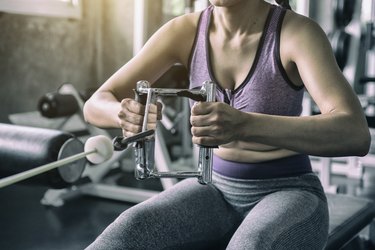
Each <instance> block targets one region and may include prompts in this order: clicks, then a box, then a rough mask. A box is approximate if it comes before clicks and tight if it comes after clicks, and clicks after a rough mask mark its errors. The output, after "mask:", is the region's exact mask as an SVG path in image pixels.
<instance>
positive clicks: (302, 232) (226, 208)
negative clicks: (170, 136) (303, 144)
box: [87, 173, 328, 250]
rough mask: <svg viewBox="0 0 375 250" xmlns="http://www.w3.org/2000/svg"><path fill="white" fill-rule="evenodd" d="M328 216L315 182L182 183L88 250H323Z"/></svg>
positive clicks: (219, 179)
mask: <svg viewBox="0 0 375 250" xmlns="http://www.w3.org/2000/svg"><path fill="white" fill-rule="evenodd" d="M327 235H328V208H327V202H326V198H325V195H324V192H323V189H322V187H321V184H320V181H319V179H318V178H317V177H316V176H315V175H314V174H306V175H302V176H298V177H288V178H277V179H265V180H241V179H233V178H228V177H224V176H221V175H218V174H215V173H214V175H213V185H207V186H203V185H200V184H198V183H197V180H196V179H186V180H183V181H181V182H179V183H178V184H176V185H175V186H173V187H172V188H170V189H168V190H166V191H163V192H162V193H160V194H159V195H157V196H155V197H152V198H151V199H149V200H147V201H145V202H142V203H140V204H137V205H135V206H133V207H131V208H129V209H128V210H126V211H125V212H123V213H122V214H121V215H120V216H119V217H118V218H117V219H116V220H115V221H114V222H113V223H112V224H111V225H109V226H108V227H107V228H106V229H105V231H104V232H103V233H102V234H101V235H100V236H99V237H98V238H97V239H96V240H95V241H94V242H93V243H92V244H91V245H90V246H89V247H88V248H87V249H90V250H92V249H103V250H104V249H137V250H138V249H176V250H180V249H233V250H241V249H254V250H259V249H262V250H267V249H272V250H277V249H288V250H292V249H298V250H299V249H304V250H307V249H323V248H324V245H325V242H326V240H327Z"/></svg>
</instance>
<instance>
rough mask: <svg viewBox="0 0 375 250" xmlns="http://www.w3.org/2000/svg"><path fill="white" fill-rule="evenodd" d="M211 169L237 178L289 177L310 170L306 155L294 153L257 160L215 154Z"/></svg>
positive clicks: (309, 171)
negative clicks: (241, 159)
mask: <svg viewBox="0 0 375 250" xmlns="http://www.w3.org/2000/svg"><path fill="white" fill-rule="evenodd" d="M213 170H214V171H215V172H217V173H219V174H221V175H224V176H228V177H233V178H239V179H269V178H279V177H290V176H298V175H302V174H306V173H311V172H312V168H311V163H310V158H309V157H308V155H304V154H296V153H294V154H290V155H286V156H284V157H279V158H275V159H272V158H271V159H270V158H268V159H267V160H264V161H257V162H243V161H233V160H228V159H225V158H224V159H223V158H222V157H221V156H220V155H218V154H215V155H214V157H213Z"/></svg>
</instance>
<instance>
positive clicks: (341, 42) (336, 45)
mask: <svg viewBox="0 0 375 250" xmlns="http://www.w3.org/2000/svg"><path fill="white" fill-rule="evenodd" d="M328 38H329V40H330V43H331V46H332V50H333V53H334V55H335V58H336V61H337V64H338V65H339V67H340V69H341V70H343V69H344V67H345V66H346V63H347V61H348V56H349V48H350V41H351V35H349V34H348V33H346V32H345V30H344V29H339V30H335V31H333V32H331V33H330V34H328Z"/></svg>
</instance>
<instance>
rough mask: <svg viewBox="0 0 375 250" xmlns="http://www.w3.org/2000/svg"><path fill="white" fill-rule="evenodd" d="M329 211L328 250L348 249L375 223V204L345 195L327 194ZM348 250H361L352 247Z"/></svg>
mask: <svg viewBox="0 0 375 250" xmlns="http://www.w3.org/2000/svg"><path fill="white" fill-rule="evenodd" d="M327 200H328V209H329V217H330V218H329V229H328V232H329V235H328V241H327V245H326V247H325V249H326V250H336V249H346V248H344V247H345V246H347V245H349V244H351V243H352V242H355V239H357V238H358V237H359V233H360V232H361V231H362V230H363V229H364V228H365V227H368V226H370V225H371V224H372V223H373V219H374V216H375V205H374V202H373V201H371V200H369V199H365V198H360V197H353V196H349V195H343V194H327ZM348 249H360V248H359V247H358V246H357V247H355V246H354V247H353V246H352V247H351V248H348Z"/></svg>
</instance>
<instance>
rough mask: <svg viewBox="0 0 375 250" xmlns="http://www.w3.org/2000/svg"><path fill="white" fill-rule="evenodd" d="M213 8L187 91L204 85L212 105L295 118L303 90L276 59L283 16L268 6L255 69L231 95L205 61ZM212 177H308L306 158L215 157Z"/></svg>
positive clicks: (201, 29) (202, 26)
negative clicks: (210, 89)
mask: <svg viewBox="0 0 375 250" xmlns="http://www.w3.org/2000/svg"><path fill="white" fill-rule="evenodd" d="M213 8H214V7H213V6H209V7H208V8H207V9H205V10H204V11H203V12H202V14H201V16H200V19H199V23H198V29H197V33H196V37H195V41H194V45H193V48H192V53H191V55H190V60H189V66H190V68H189V72H190V88H199V87H200V86H201V85H202V83H203V82H204V81H207V80H210V81H213V82H215V83H216V84H217V93H216V100H217V101H220V102H225V103H227V104H229V105H231V106H232V107H234V108H236V109H238V110H241V111H244V112H254V113H263V114H270V115H284V116H299V115H300V114H301V112H302V99H303V94H304V88H303V86H302V87H296V86H295V85H293V83H292V82H291V81H290V79H289V78H288V76H287V74H286V72H285V69H284V67H283V66H282V63H281V59H280V51H279V47H280V31H281V25H282V22H283V18H284V15H285V12H286V10H285V9H283V8H281V7H279V6H276V5H272V7H271V9H270V11H269V14H268V17H267V21H266V23H265V26H264V30H263V34H262V36H261V38H260V41H259V45H258V48H257V52H256V55H255V59H254V62H253V65H252V67H251V69H250V71H249V73H248V75H247V77H246V79H245V80H244V81H243V82H242V83H241V84H240V85H239V87H237V88H236V89H234V90H228V89H223V88H222V87H221V85H220V83H219V82H218V81H217V80H216V79H215V76H214V74H213V71H212V68H211V61H210V55H209V47H208V46H209V44H208V42H209V39H208V34H209V33H208V31H209V24H210V20H211V15H212V11H213ZM213 168H214V171H215V172H217V173H220V174H222V175H225V176H228V177H233V178H241V179H264V178H276V177H286V176H295V175H300V174H304V173H310V172H311V171H312V170H311V165H310V160H309V157H308V156H307V155H296V156H291V157H287V158H284V159H279V160H272V161H266V162H264V163H256V164H251V163H240V162H232V161H226V160H224V159H221V158H219V157H218V156H216V155H214V166H213Z"/></svg>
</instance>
